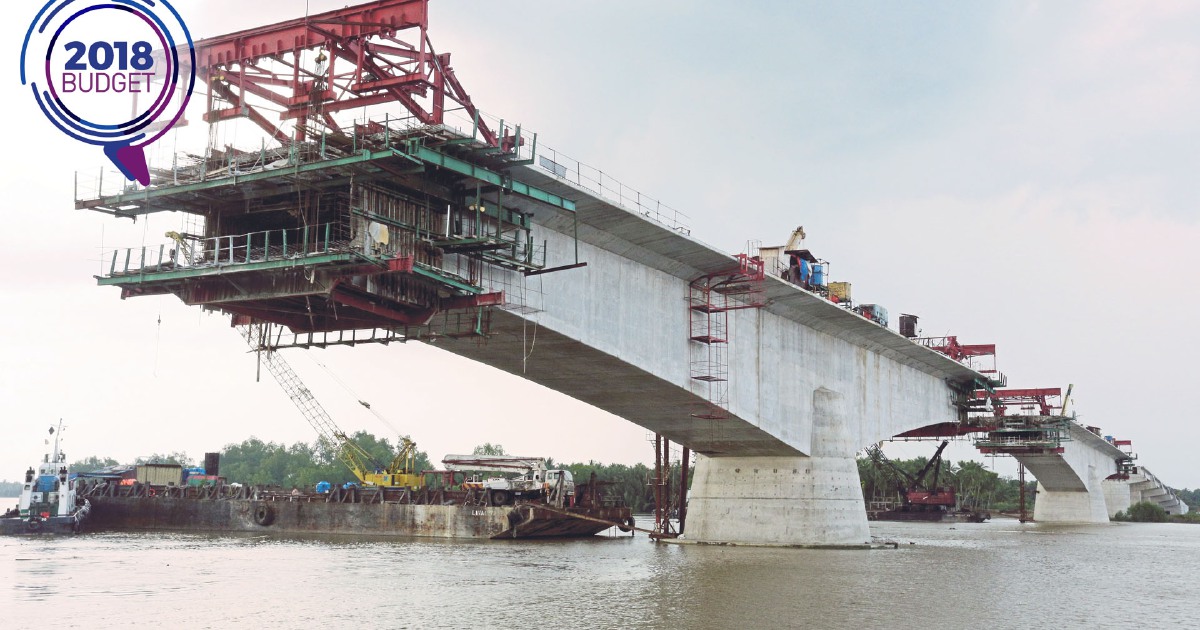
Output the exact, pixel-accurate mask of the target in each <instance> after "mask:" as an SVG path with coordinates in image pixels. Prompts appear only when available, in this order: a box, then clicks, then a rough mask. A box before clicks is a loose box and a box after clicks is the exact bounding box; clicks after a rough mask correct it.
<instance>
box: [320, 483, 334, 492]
mask: <svg viewBox="0 0 1200 630" xmlns="http://www.w3.org/2000/svg"><path fill="white" fill-rule="evenodd" d="M332 487H333V486H331V485H330V483H329V482H328V481H321V482H318V483H317V494H326V493H328V492H329V489H330V488H332Z"/></svg>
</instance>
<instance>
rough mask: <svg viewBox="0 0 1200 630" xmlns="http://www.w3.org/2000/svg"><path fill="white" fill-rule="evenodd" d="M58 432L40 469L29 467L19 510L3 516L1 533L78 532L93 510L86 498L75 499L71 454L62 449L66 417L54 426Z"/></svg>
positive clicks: (52, 432)
mask: <svg viewBox="0 0 1200 630" xmlns="http://www.w3.org/2000/svg"><path fill="white" fill-rule="evenodd" d="M50 434H51V435H53V436H54V451H53V452H52V453H49V454H47V455H46V456H45V457H43V458H42V463H41V464H39V465H38V468H37V471H34V469H33V468H30V469H29V470H27V471H25V483H24V484H23V485H22V486H21V500H20V502H19V504H18V506H17V509H16V510H9V511H8V512H6V513H5V514H4V515H3V517H0V534H5V535H17V534H75V533H78V532H79V531H80V530H81V529H82V528H83V522H84V521H85V520H86V519H87V516H88V512H90V511H91V508H92V506H91V504H90V503H89V502H88V501H87V500H86V499H85V500H84V502H83V504H82V505H78V504H76V503H75V480H74V479H71V476H70V472H69V471H68V470H67V456H66V455H65V454H64V453H63V452H62V451H61V450H59V438H60V437H61V436H62V421H61V420H59V422H58V429H57V430H55V428H54V427H51V428H50Z"/></svg>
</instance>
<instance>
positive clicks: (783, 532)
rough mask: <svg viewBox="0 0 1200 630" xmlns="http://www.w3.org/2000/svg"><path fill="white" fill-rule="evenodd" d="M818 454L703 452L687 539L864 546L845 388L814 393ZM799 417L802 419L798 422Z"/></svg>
mask: <svg viewBox="0 0 1200 630" xmlns="http://www.w3.org/2000/svg"><path fill="white" fill-rule="evenodd" d="M813 413H814V418H813V432H812V448H811V456H810V457H803V456H795V457H791V456H785V457H703V458H700V459H699V460H698V461H697V462H696V475H695V478H694V480H693V481H692V490H691V498H690V500H689V502H688V520H687V529H686V531H685V532H684V535H683V537H682V538H681V540H683V541H690V542H703V543H737V544H752V545H796V546H862V545H865V544H869V543H870V540H871V534H870V530H869V528H868V527H867V514H866V506H865V505H864V504H863V497H862V488H861V486H860V485H859V479H858V465H857V464H856V463H855V461H854V452H855V451H856V450H857V446H856V445H855V444H854V443H853V441H852V440H851V438H850V435H849V432H848V431H847V430H846V418H845V404H844V402H843V400H842V395H841V394H839V393H837V392H834V391H832V390H829V389H825V388H820V389H817V390H816V391H814V392H813ZM799 421H800V420H799V419H797V422H799Z"/></svg>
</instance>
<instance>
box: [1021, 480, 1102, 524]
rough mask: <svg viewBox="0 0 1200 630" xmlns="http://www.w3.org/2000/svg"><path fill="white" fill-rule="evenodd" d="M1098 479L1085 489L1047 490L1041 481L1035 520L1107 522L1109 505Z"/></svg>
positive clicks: (1034, 508) (1045, 521) (1041, 521)
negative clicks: (1093, 484)
mask: <svg viewBox="0 0 1200 630" xmlns="http://www.w3.org/2000/svg"><path fill="white" fill-rule="evenodd" d="M1098 481H1099V480H1097V483H1096V484H1095V486H1094V487H1089V489H1088V490H1085V491H1075V490H1065V491H1064V490H1047V489H1046V487H1045V486H1043V485H1042V484H1041V483H1040V482H1039V483H1038V487H1037V492H1038V495H1037V501H1036V502H1035V503H1034V504H1033V520H1035V521H1037V522H1039V523H1107V522H1108V521H1109V513H1108V506H1107V504H1106V503H1105V501H1104V490H1103V488H1101V487H1100V484H1099V483H1098ZM1089 486H1091V484H1089Z"/></svg>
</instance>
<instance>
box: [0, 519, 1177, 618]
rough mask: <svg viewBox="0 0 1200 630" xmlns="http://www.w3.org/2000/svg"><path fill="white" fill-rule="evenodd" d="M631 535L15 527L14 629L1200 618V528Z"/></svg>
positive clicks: (0, 611)
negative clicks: (769, 544) (845, 542)
mask: <svg viewBox="0 0 1200 630" xmlns="http://www.w3.org/2000/svg"><path fill="white" fill-rule="evenodd" d="M640 522H646V521H645V519H640ZM613 534H614V535H606V536H598V537H596V538H594V539H588V540H571V541H532V542H531V541H466V542H456V541H440V540H416V539H409V540H385V541H377V540H376V541H369V542H364V541H355V540H352V539H346V538H319V537H307V538H268V537H254V536H215V535H214V536H208V535H196V534H170V533H155V534H133V535H131V534H116V533H110V534H90V535H83V536H78V537H74V538H58V539H50V538H40V539H38V538H0V567H3V569H0V576H2V579H0V627H3V628H37V627H46V626H47V623H48V622H49V620H54V625H70V626H73V627H80V628H145V627H160V628H305V629H316V628H356V629H361V628H538V627H541V628H736V629H743V630H744V629H754V628H1056V629H1061V628H1122V629H1128V628H1130V627H1146V628H1151V627H1200V580H1198V579H1197V572H1198V571H1200V526H1196V525H1178V524H1125V523H1121V524H1111V525H1104V526H1086V527H1082V526H1081V527H1051V526H1046V525H1040V524H1025V525H1021V524H1018V523H1016V522H1015V521H1009V520H999V521H994V522H989V523H982V524H972V523H959V524H954V525H943V524H931V523H872V534H874V535H875V536H876V537H877V538H879V539H887V540H894V541H896V542H898V543H900V544H899V548H898V549H894V550H893V549H885V550H875V551H832V550H799V549H763V548H746V547H742V548H733V547H713V546H707V547H706V546H678V545H664V544H654V543H651V542H649V541H648V540H647V539H646V538H645V537H644V536H642V535H638V536H636V537H632V538H631V537H629V536H628V535H617V534H616V532H613Z"/></svg>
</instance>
